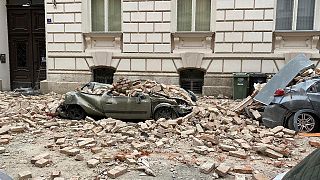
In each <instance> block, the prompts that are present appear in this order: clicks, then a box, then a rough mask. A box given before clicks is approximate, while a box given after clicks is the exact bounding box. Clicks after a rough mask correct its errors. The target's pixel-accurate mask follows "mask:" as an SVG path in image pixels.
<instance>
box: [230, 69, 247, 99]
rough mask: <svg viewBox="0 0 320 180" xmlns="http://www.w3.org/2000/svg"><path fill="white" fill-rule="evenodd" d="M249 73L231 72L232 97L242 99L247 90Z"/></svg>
mask: <svg viewBox="0 0 320 180" xmlns="http://www.w3.org/2000/svg"><path fill="white" fill-rule="evenodd" d="M249 76H250V75H249V74H248V73H234V74H233V99H244V98H246V97H247V95H248V92H249Z"/></svg>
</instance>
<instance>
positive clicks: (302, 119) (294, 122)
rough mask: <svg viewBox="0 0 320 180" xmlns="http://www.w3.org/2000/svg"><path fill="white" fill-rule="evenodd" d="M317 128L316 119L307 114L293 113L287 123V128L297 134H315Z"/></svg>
mask: <svg viewBox="0 0 320 180" xmlns="http://www.w3.org/2000/svg"><path fill="white" fill-rule="evenodd" d="M318 127H319V122H318V121H317V119H316V117H315V116H314V115H313V114H311V113H307V112H302V113H295V114H294V115H292V116H291V117H290V118H289V121H288V128H289V129H292V130H295V131H298V132H315V131H317V130H318Z"/></svg>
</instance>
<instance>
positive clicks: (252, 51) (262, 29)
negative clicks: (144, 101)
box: [41, 0, 320, 96]
mask: <svg viewBox="0 0 320 180" xmlns="http://www.w3.org/2000/svg"><path fill="white" fill-rule="evenodd" d="M301 2H303V3H301ZM45 11H46V13H45V14H46V49H47V79H46V80H44V81H42V82H41V90H42V91H43V92H49V91H56V92H61V93H63V92H66V91H68V90H72V89H74V88H76V87H77V86H79V85H80V84H82V83H85V82H88V81H99V82H108V83H110V82H112V80H117V79H118V78H120V77H127V78H129V79H154V80H157V81H159V82H163V83H169V84H176V85H181V86H183V87H186V88H190V89H192V90H194V91H196V92H199V93H202V94H204V95H218V94H224V95H227V96H231V94H232V77H233V74H232V73H236V72H247V73H249V72H256V73H267V74H273V73H276V72H277V71H278V70H279V69H280V68H281V67H282V66H283V65H285V64H286V63H287V62H288V60H290V59H291V58H292V57H293V56H294V55H295V54H296V53H305V54H306V55H307V56H308V57H310V58H311V60H312V61H314V63H315V64H316V65H317V66H318V64H319V60H320V54H319V49H320V43H319V36H320V21H319V20H320V0H307V1H302V0H268V1H266V0H148V1H146V0H55V1H52V0H46V2H45Z"/></svg>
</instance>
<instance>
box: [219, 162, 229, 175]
mask: <svg viewBox="0 0 320 180" xmlns="http://www.w3.org/2000/svg"><path fill="white" fill-rule="evenodd" d="M230 168H231V167H230V166H227V165H226V164H223V163H222V164H220V165H219V166H218V167H217V169H216V173H217V174H218V175H219V176H221V177H225V176H226V175H227V174H228V172H229V170H230Z"/></svg>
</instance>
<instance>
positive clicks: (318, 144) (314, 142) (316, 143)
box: [309, 141, 320, 148]
mask: <svg viewBox="0 0 320 180" xmlns="http://www.w3.org/2000/svg"><path fill="white" fill-rule="evenodd" d="M309 144H310V145H311V146H312V147H316V148H320V142H319V141H309Z"/></svg>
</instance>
